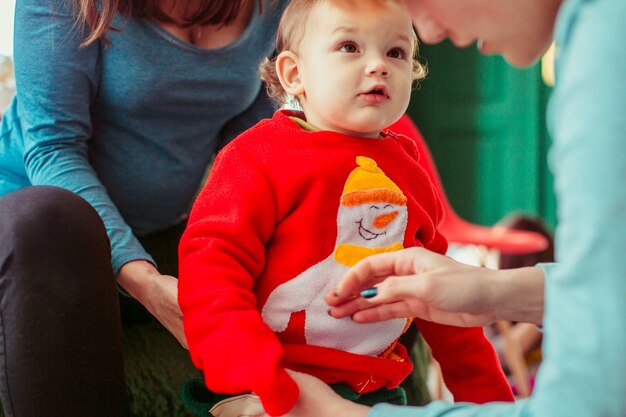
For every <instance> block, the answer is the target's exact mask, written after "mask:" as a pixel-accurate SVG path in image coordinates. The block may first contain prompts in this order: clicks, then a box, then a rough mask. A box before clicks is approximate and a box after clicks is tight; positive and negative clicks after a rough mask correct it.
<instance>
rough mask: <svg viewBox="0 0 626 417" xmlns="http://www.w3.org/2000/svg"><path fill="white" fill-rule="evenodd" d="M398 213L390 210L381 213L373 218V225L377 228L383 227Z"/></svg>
mask: <svg viewBox="0 0 626 417" xmlns="http://www.w3.org/2000/svg"><path fill="white" fill-rule="evenodd" d="M397 215H398V212H397V211H392V212H391V213H385V214H381V215H380V216H376V218H375V219H374V226H375V227H377V228H378V229H384V228H385V227H387V225H388V224H389V223H391V222H392V221H393V219H395V218H396V216H397Z"/></svg>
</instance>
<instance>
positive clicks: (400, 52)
mask: <svg viewBox="0 0 626 417" xmlns="http://www.w3.org/2000/svg"><path fill="white" fill-rule="evenodd" d="M387 56H388V57H390V58H395V59H405V58H406V52H405V51H404V49H402V48H391V49H390V50H389V52H387Z"/></svg>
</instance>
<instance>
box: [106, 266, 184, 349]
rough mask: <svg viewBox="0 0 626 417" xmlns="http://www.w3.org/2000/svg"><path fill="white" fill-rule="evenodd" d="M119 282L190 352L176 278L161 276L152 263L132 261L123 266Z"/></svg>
mask: <svg viewBox="0 0 626 417" xmlns="http://www.w3.org/2000/svg"><path fill="white" fill-rule="evenodd" d="M117 281H118V283H119V284H120V285H121V286H122V288H124V289H125V290H126V291H127V292H128V293H129V294H130V295H131V296H132V297H133V298H135V299H136V300H137V301H139V302H140V303H141V304H143V306H144V307H146V309H147V310H148V311H149V312H150V313H151V314H152V315H153V316H154V317H156V318H157V320H159V322H160V323H161V324H162V325H163V326H164V327H165V328H166V329H167V330H168V331H169V332H170V333H172V334H173V335H174V337H176V339H178V341H179V342H180V344H181V345H182V346H183V347H184V348H185V349H187V339H186V338H185V333H184V332H183V314H182V312H181V311H180V307H179V306H178V280H177V279H176V278H174V277H172V276H169V275H161V274H160V273H159V271H157V269H156V268H155V267H154V265H152V264H151V263H150V262H147V261H132V262H128V263H127V264H125V265H124V266H122V269H120V273H119V275H118V277H117Z"/></svg>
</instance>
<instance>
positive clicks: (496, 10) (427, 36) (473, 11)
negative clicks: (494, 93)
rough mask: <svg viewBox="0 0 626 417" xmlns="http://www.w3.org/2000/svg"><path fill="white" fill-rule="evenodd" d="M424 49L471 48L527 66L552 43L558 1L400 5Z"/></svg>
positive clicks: (443, 0)
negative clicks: (426, 45) (444, 46)
mask: <svg viewBox="0 0 626 417" xmlns="http://www.w3.org/2000/svg"><path fill="white" fill-rule="evenodd" d="M404 2H405V4H406V6H407V8H408V10H409V14H410V15H411V17H412V19H413V24H414V25H415V27H416V29H417V33H418V34H419V36H420V38H421V39H422V40H423V41H424V42H425V43H438V42H441V41H442V40H444V39H450V40H451V41H452V42H453V43H454V44H455V45H456V46H458V47H465V46H469V45H471V44H472V43H475V42H476V43H477V46H478V48H479V49H480V51H481V53H483V54H486V55H490V54H500V55H502V56H503V57H504V58H505V59H506V60H507V61H508V62H509V63H510V64H512V65H515V66H518V67H526V66H529V65H531V64H533V63H534V62H535V61H536V60H537V59H538V58H539V57H541V55H542V54H543V52H544V51H545V50H546V49H547V48H548V46H549V45H550V43H551V42H552V32H553V29H554V22H555V19H556V14H557V12H558V9H559V7H560V5H561V3H562V0H404Z"/></svg>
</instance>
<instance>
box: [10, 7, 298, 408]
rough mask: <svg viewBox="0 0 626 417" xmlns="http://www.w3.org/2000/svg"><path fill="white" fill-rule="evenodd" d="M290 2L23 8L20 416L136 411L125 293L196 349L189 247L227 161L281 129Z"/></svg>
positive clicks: (15, 305)
mask: <svg viewBox="0 0 626 417" xmlns="http://www.w3.org/2000/svg"><path fill="white" fill-rule="evenodd" d="M284 3H286V1H269V0H258V1H243V0H241V1H231V0H228V1H226V0H193V1H176V0H141V1H138V0H121V1H117V0H72V1H65V0H19V1H18V2H17V4H16V10H15V38H14V39H15V47H14V53H15V56H14V58H15V74H16V84H17V94H16V97H15V98H14V100H13V102H12V103H11V105H10V107H9V108H8V109H7V110H6V112H5V113H4V115H3V117H2V121H1V123H2V124H1V128H0V196H1V197H0V318H1V319H2V320H0V326H1V329H0V330H1V331H0V334H2V345H1V346H0V352H1V355H2V364H3V366H1V367H0V395H1V396H2V402H3V406H4V409H5V412H6V413H7V414H8V415H13V416H16V417H18V416H42V415H47V416H56V415H59V416H61V415H62V416H78V415H85V416H86V415H89V416H95V415H102V416H108V417H110V416H121V415H126V414H127V411H128V410H127V409H128V405H127V400H126V397H125V395H126V394H125V391H126V388H125V384H124V377H123V365H122V356H121V329H120V317H119V307H118V300H117V292H116V289H115V283H116V282H117V284H119V286H120V287H121V288H123V289H124V290H125V291H126V292H127V293H128V294H130V295H131V296H132V297H133V298H134V299H136V300H137V301H138V302H139V303H141V304H142V305H143V306H144V307H145V308H146V309H147V310H148V311H149V312H150V313H151V314H152V315H153V316H155V317H156V318H157V319H158V320H159V321H160V322H161V323H162V324H163V325H164V326H165V327H166V328H167V329H168V330H169V331H170V332H171V333H172V334H173V335H174V336H175V337H176V338H177V339H178V341H179V342H180V343H181V344H182V345H183V346H185V345H186V342H185V337H184V334H183V328H182V321H181V313H180V310H179V307H178V303H177V287H176V285H177V283H176V280H175V278H174V277H173V275H176V274H177V266H176V262H177V258H176V250H177V243H178V237H179V235H180V233H181V232H182V229H183V227H184V222H185V217H186V213H187V210H188V208H189V207H190V205H191V203H192V200H193V197H194V195H195V192H196V190H197V188H198V187H199V185H200V183H201V181H202V178H203V176H204V173H205V171H206V169H207V167H208V165H209V164H210V162H211V159H212V158H213V156H214V154H215V153H216V151H217V150H218V149H219V148H220V147H221V146H223V145H224V144H225V143H226V142H227V141H228V140H230V139H231V138H233V137H234V136H235V135H236V134H237V133H238V132H240V131H242V130H244V129H246V128H247V127H249V126H251V125H252V124H254V123H255V122H256V121H258V120H259V119H261V118H263V117H269V116H271V114H272V111H273V109H272V107H271V105H270V102H269V100H267V99H266V97H265V93H264V91H263V88H262V85H261V81H260V79H259V76H258V75H257V66H258V63H259V62H260V61H261V60H262V58H264V57H265V56H267V55H269V54H271V53H272V50H273V39H274V36H275V30H276V26H277V24H278V19H279V16H280V13H281V12H282V8H283V6H284ZM68 190H69V191H68ZM94 209H95V210H94ZM153 255H154V256H153Z"/></svg>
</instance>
